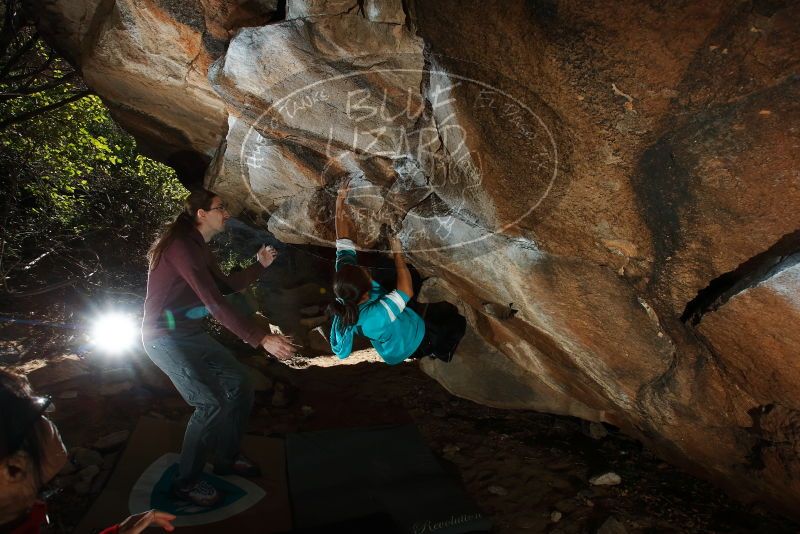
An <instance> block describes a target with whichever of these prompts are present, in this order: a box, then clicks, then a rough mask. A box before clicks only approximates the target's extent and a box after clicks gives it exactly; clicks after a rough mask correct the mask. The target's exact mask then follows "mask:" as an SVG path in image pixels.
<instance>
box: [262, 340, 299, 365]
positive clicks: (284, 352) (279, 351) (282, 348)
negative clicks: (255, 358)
mask: <svg viewBox="0 0 800 534" xmlns="http://www.w3.org/2000/svg"><path fill="white" fill-rule="evenodd" d="M261 346H262V347H264V350H266V351H267V352H269V353H270V354H272V355H273V356H275V357H276V358H278V359H279V360H288V359H290V358H292V357H294V353H295V350H294V347H295V345H294V344H293V343H292V338H290V337H289V336H282V335H280V334H268V335H266V336H264V339H262V340H261Z"/></svg>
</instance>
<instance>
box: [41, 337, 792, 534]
mask: <svg viewBox="0 0 800 534" xmlns="http://www.w3.org/2000/svg"><path fill="white" fill-rule="evenodd" d="M243 359H244V360H245V361H246V362H248V363H250V364H252V365H255V366H257V367H259V368H260V372H261V373H262V374H263V375H264V377H266V381H265V384H264V385H265V386H266V387H267V390H266V391H262V392H259V393H258V394H257V395H258V396H257V400H256V407H255V409H254V411H253V416H252V417H251V421H250V426H249V432H252V433H255V434H265V435H266V434H276V433H277V434H280V433H285V432H296V431H304V430H319V429H324V428H336V427H347V426H351V427H359V426H369V425H378V424H386V423H405V422H410V421H413V422H414V423H415V424H416V426H417V427H418V428H419V430H420V431H421V433H422V435H423V436H424V438H425V440H426V441H427V443H428V445H429V446H430V448H431V449H432V450H433V451H434V453H436V454H437V455H438V456H439V458H440V459H441V461H442V462H443V464H444V465H445V467H446V468H447V469H448V470H450V471H451V472H452V473H453V474H454V475H455V476H456V477H457V478H459V479H460V480H461V481H462V482H463V484H464V487H465V488H466V489H467V492H468V493H469V495H471V497H472V499H473V500H474V501H475V503H476V504H477V505H478V507H479V508H480V509H481V510H482V511H483V512H484V513H485V514H487V515H489V516H491V517H492V519H493V521H494V525H495V527H494V530H493V532H496V533H518V532H563V533H578V532H598V531H599V532H604V533H608V532H630V533H633V532H764V533H766V532H769V533H777V532H796V531H798V525H796V524H792V523H790V522H788V521H787V520H785V519H783V518H781V517H780V516H778V515H775V514H773V513H771V512H769V511H765V510H763V509H759V508H752V507H747V506H743V505H741V504H739V503H737V502H735V501H733V500H731V499H729V498H728V497H726V496H725V495H724V494H723V493H722V492H721V491H719V490H718V489H716V488H714V487H713V486H711V485H710V484H708V483H705V482H703V481H699V480H697V479H695V478H692V477H690V476H688V475H685V474H682V473H681V472H678V471H676V470H675V469H674V468H673V467H671V466H670V465H667V464H665V463H663V462H661V461H660V460H659V459H658V458H656V457H655V456H653V455H652V454H651V453H650V452H649V451H647V450H646V449H644V448H643V447H642V446H641V445H640V444H639V443H638V442H636V441H634V440H631V439H630V438H627V437H625V436H623V435H621V434H619V433H617V432H615V431H614V429H610V428H607V430H608V435H607V436H605V437H602V438H601V439H595V438H592V437H590V435H589V434H590V432H589V428H588V425H587V424H586V423H585V422H582V421H580V420H577V419H572V418H568V417H557V416H552V415H546V414H540V413H533V412H524V411H504V410H495V409H491V408H487V407H484V406H480V405H477V404H474V403H472V402H469V401H465V400H462V399H458V398H455V397H453V396H452V395H450V394H449V393H447V392H446V391H445V390H444V389H443V388H442V387H441V386H439V384H438V383H436V382H435V381H433V380H432V379H430V378H429V377H427V376H426V375H425V374H423V373H422V372H421V371H420V370H419V368H418V365H417V364H416V363H414V362H406V363H404V364H401V365H399V366H396V367H389V366H387V365H385V364H383V363H382V362H380V360H379V359H378V357H377V355H376V354H375V353H374V352H373V351H372V350H362V351H359V352H356V353H354V354H353V355H352V356H351V357H350V358H349V359H347V360H344V361H339V360H337V359H336V358H333V357H331V356H319V357H315V358H302V357H301V358H297V359H295V360H293V361H292V362H289V364H288V365H286V364H283V363H279V362H276V361H267V360H266V359H265V358H264V357H263V356H259V355H257V353H255V352H251V353H247V354H244V355H243ZM78 363H79V364H80V365H83V366H85V367H83V368H82V369H83V370H84V371H85V373H84V374H80V375H79V376H75V377H74V378H71V379H69V380H66V381H60V382H55V383H51V384H49V385H43V386H41V387H40V388H39V389H40V391H39V392H40V393H48V394H51V395H53V397H54V399H55V402H56V406H57V410H56V412H55V413H54V414H53V417H54V419H55V421H56V423H57V424H58V426H59V428H60V429H61V431H62V434H63V437H64V440H65V443H66V444H67V446H68V448H72V447H75V446H84V447H88V446H91V444H93V443H94V442H95V441H96V440H97V438H99V437H101V436H104V435H107V434H109V433H113V432H116V431H120V430H133V428H134V426H135V424H136V421H137V419H138V417H140V416H142V415H146V414H147V415H150V416H155V417H163V418H167V419H170V420H175V421H185V420H186V419H187V418H188V416H189V414H190V409H189V408H188V406H186V404H185V403H184V402H183V401H182V399H181V398H180V397H179V396H178V395H177V393H176V392H175V391H174V390H172V389H171V388H170V387H164V388H159V387H154V386H152V385H145V384H143V383H141V382H140V381H139V380H138V378H137V377H138V376H139V375H138V374H137V373H136V372H135V371H134V370H133V369H132V366H131V362H125V361H121V360H119V361H114V360H107V359H98V360H94V361H93V360H92V359H91V358H87V359H85V360H82V361H79V362H78ZM28 365H29V369H31V368H32V367H35V365H33V364H31V363H29V364H28ZM58 365H61V366H64V365H65V364H63V363H61V364H58ZM70 365H72V364H70ZM55 367H57V366H55ZM73 367H74V366H73ZM62 368H63V369H65V367H62ZM31 377H32V378H33V379H35V380H38V381H42V378H43V377H44V378H47V375H46V373H43V372H42V371H38V373H37V372H35V371H33V372H32V374H31ZM44 381H45V382H46V380H44ZM594 430H595V433H597V428H595V429H594ZM117 456H118V453H111V454H109V455H108V459H107V460H106V461H105V463H106V468H107V469H104V470H103V472H101V474H100V475H98V478H97V480H96V481H95V482H94V484H93V487H92V490H91V491H90V492H88V493H87V494H82V495H81V494H78V493H77V492H76V490H75V489H74V488H73V487H71V486H70V485H69V484H61V485H64V486H65V487H64V488H62V489H56V490H55V493H54V495H53V496H52V497H51V498H50V504H49V506H50V510H51V520H52V527H51V528H50V529H49V531H50V532H54V533H62V532H71V531H72V529H73V528H74V526H75V525H76V524H77V523H78V521H79V520H80V518H81V517H82V515H83V514H84V513H85V511H86V510H87V509H88V507H89V505H90V504H91V502H92V500H93V498H94V496H95V495H96V493H97V492H98V491H100V489H101V488H102V482H103V479H104V478H107V476H108V474H110V469H111V467H112V466H113V462H114V460H115V458H116V457H117ZM609 471H613V472H615V473H617V474H618V475H619V476H620V477H621V483H620V484H619V485H616V486H594V485H592V484H590V482H589V479H590V478H591V477H592V476H595V475H598V474H603V473H606V472H609ZM609 518H613V519H611V520H609ZM621 529H622V530H621Z"/></svg>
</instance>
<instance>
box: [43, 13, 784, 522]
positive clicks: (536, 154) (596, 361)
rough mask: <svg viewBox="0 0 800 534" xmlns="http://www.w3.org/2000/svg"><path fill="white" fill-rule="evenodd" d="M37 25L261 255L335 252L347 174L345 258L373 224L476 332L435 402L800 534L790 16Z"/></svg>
mask: <svg viewBox="0 0 800 534" xmlns="http://www.w3.org/2000/svg"><path fill="white" fill-rule="evenodd" d="M37 3H38V4H41V9H40V13H41V14H42V15H41V16H42V21H41V24H40V28H41V31H42V33H43V34H44V35H47V36H48V38H49V39H51V41H53V42H54V43H55V44H57V45H58V46H59V48H60V49H62V50H64V51H65V53H67V54H68V55H69V56H70V57H71V58H72V59H73V61H75V62H76V63H77V64H78V65H79V67H80V68H81V70H82V72H83V75H84V77H85V79H86V81H87V83H88V84H89V85H90V86H91V87H92V88H93V89H95V90H96V91H97V92H98V94H100V95H101V96H103V98H104V99H105V100H106V101H107V102H108V103H109V105H110V107H111V109H112V111H113V112H114V113H115V116H116V117H117V118H118V120H119V121H120V123H121V124H122V125H123V126H124V127H126V128H128V129H129V130H130V131H132V132H133V133H134V134H135V135H137V136H138V137H139V138H140V139H141V140H142V141H144V142H145V143H146V144H147V145H148V146H151V147H157V149H153V153H155V154H156V155H158V156H159V157H161V158H162V159H164V160H166V161H172V162H173V163H175V164H180V163H181V162H184V163H185V162H186V161H195V162H200V164H201V167H202V168H206V164H207V163H208V162H209V160H211V164H210V165H208V166H207V170H206V174H205V180H206V184H208V185H210V186H213V187H214V188H215V189H217V190H218V191H219V192H221V193H223V194H224V195H225V196H226V197H228V198H227V200H228V201H229V203H230V204H231V205H234V206H237V207H238V208H240V209H248V210H251V211H255V212H258V213H262V214H266V215H268V216H269V217H268V218H269V226H270V229H271V230H272V231H273V232H274V233H275V234H276V235H278V236H279V237H280V238H281V239H284V240H286V241H291V242H296V243H317V244H319V243H327V244H331V240H332V238H333V234H332V220H331V217H332V206H333V199H334V196H335V189H336V187H337V185H338V184H339V183H340V182H341V180H342V179H343V178H344V177H350V178H351V180H352V184H353V185H354V191H353V193H352V195H351V197H350V198H349V199H348V202H349V205H350V206H351V209H352V210H353V213H354V216H356V217H357V219H358V224H359V236H358V241H359V244H361V245H362V246H365V247H369V248H381V247H382V246H385V242H384V241H383V238H382V237H381V227H382V225H384V224H388V225H389V226H390V227H391V228H393V229H394V230H395V231H397V232H398V234H399V235H400V236H401V238H402V239H403V242H404V245H405V246H406V248H407V250H408V252H409V256H410V258H411V259H412V260H413V262H414V264H415V265H416V266H417V268H418V269H419V270H420V271H421V272H422V273H423V274H425V275H426V276H429V277H431V279H430V281H429V282H428V285H427V289H426V291H424V292H423V293H424V294H425V293H426V292H427V294H428V295H427V297H426V298H428V299H429V300H448V301H450V302H452V303H454V304H455V305H456V306H457V307H458V308H459V310H460V311H461V313H462V314H463V315H464V316H465V317H467V319H468V322H469V325H470V328H469V332H468V334H467V337H466V338H465V342H464V343H463V344H462V346H461V348H460V350H459V353H458V354H457V355H456V358H455V359H454V361H453V362H451V363H450V364H447V366H444V365H443V364H435V363H426V364H425V368H426V371H427V372H428V373H429V374H431V375H432V376H433V377H435V378H436V379H437V380H439V381H440V382H441V383H442V384H443V385H444V386H445V387H447V388H448V389H449V390H450V391H451V392H453V393H454V394H456V395H460V396H464V397H467V398H470V399H473V400H476V401H478V402H483V403H486V404H490V405H495V406H501V407H506V408H528V409H537V410H543V411H551V412H554V413H562V414H570V415H575V416H578V417H583V418H586V419H590V420H598V421H607V422H610V423H613V424H615V425H618V426H620V427H621V428H622V429H623V430H625V431H626V432H628V433H630V434H632V435H634V436H637V437H638V438H640V439H642V440H643V441H644V442H646V443H647V444H648V446H650V447H652V448H653V449H654V450H655V451H657V452H658V453H660V454H661V455H662V456H663V457H665V458H667V459H669V460H670V461H673V462H675V463H679V464H681V465H683V466H684V467H686V468H689V469H692V470H694V471H695V472H696V473H698V474H700V475H703V476H706V477H708V478H710V479H713V480H715V481H717V482H718V483H719V484H721V485H723V486H725V487H726V488H728V489H729V490H730V491H731V492H732V493H734V494H736V495H737V496H739V497H741V498H743V499H747V500H755V499H761V500H765V501H767V502H769V503H771V504H773V505H775V506H777V507H778V508H780V509H781V510H783V511H784V512H786V513H789V514H792V515H795V516H796V515H797V512H796V510H797V509H798V506H797V505H798V503H799V502H800V486H798V483H797V480H799V479H800V476H798V475H799V474H800V460H799V459H798V458H800V456H799V455H798V446H799V444H800V435H799V434H798V428H800V426H798V425H800V418H798V415H797V414H798V412H797V410H798V409H800V390H799V389H798V388H797V386H796V384H797V383H798V380H800V368H798V365H797V360H798V350H800V349H798V347H800V339H798V338H797V332H798V331H800V330H798V328H797V326H796V325H797V324H798V319H800V300H799V299H798V296H797V295H798V294H800V277H798V275H797V272H798V271H797V266H796V264H797V261H796V256H797V254H798V253H800V239H798V237H797V232H798V229H799V228H800V217H798V210H797V206H798V205H800V171H798V169H800V150H798V147H800V126H798V125H800V76H799V75H798V68H799V67H800V54H798V50H800V46H799V45H800V24H797V21H798V20H800V4H798V3H797V2H768V1H761V0H758V1H754V2H751V3H745V4H741V3H740V4H731V3H730V2H724V1H722V0H720V1H709V2H701V3H697V2H688V3H667V4H665V3H663V2H649V1H644V0H642V1H640V2H637V3H633V4H631V3H630V2H627V3H626V2H603V3H593V2H589V3H587V2H566V1H559V0H539V1H536V2H523V1H502V2H500V1H497V2H491V1H490V2H485V1H484V2H473V1H467V2H465V1H463V0H437V1H436V2H421V1H410V2H400V1H399V0H385V1H380V0H365V1H356V0H352V1H347V0H342V1H339V0H337V1H335V2H318V1H315V0H289V1H288V2H287V5H286V9H285V13H283V12H280V9H279V8H278V6H277V4H270V2H266V1H264V2H259V1H253V2H244V3H242V2H227V1H224V0H216V1H214V2H199V1H198V2H181V3H175V2H169V0H159V1H155V0H151V1H149V2H136V3H132V2H128V1H122V0H117V1H116V2H106V1H99V2H93V1H91V0H84V1H81V2H63V1H60V0H37ZM509 304H513V309H514V310H516V313H513V314H507V315H504V314H503V313H502V310H503V309H505V308H504V307H508V305H509ZM498 310H499V311H498Z"/></svg>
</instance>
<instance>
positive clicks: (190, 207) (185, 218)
mask: <svg viewBox="0 0 800 534" xmlns="http://www.w3.org/2000/svg"><path fill="white" fill-rule="evenodd" d="M217 196H218V195H217V194H216V193H214V192H213V191H209V190H208V189H197V190H195V191H192V192H191V193H189V196H188V197H186V200H184V201H183V211H181V212H180V214H179V215H178V217H176V218H175V220H174V221H172V222H171V223H169V224H168V225H167V226H166V227H165V228H164V230H162V231H161V233H160V234H159V236H158V237H157V238H156V240H155V241H153V244H152V245H150V250H148V251H147V262H148V263H149V265H150V270H151V271H152V270H153V269H155V268H156V266H157V265H158V262H159V261H160V260H161V254H162V253H163V252H164V249H166V248H167V247H168V246H169V244H170V243H172V241H173V240H174V239H175V237H176V236H178V235H185V234H187V233H189V231H190V230H191V229H192V228H194V227H195V224H196V223H197V220H196V219H197V210H200V209H203V210H208V209H211V203H212V202H213V201H214V197H217Z"/></svg>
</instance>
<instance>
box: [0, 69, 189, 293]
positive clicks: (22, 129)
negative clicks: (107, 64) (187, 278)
mask: <svg viewBox="0 0 800 534" xmlns="http://www.w3.org/2000/svg"><path fill="white" fill-rule="evenodd" d="M70 85H71V84H65V86H64V87H60V88H57V89H56V90H55V91H44V92H40V93H35V94H32V95H27V96H22V97H17V98H14V99H11V100H7V101H5V102H2V103H0V118H6V117H13V116H19V115H20V114H21V113H26V112H28V111H29V110H33V109H40V108H42V107H43V106H47V105H49V104H51V103H53V102H58V101H59V99H62V98H63V96H64V94H66V93H73V92H74V90H75V88H74V87H70ZM6 89H7V88H6V87H4V86H3V85H2V84H0V90H6ZM0 172H2V173H3V175H4V179H3V184H2V186H1V187H2V188H1V189H0V191H2V196H3V198H4V201H3V204H4V206H3V213H2V214H0V217H2V219H0V222H2V225H0V231H1V234H0V239H2V250H1V251H0V275H2V276H3V284H4V285H5V286H6V287H5V289H6V291H13V290H15V289H23V290H30V289H31V288H34V287H36V286H41V285H43V284H47V283H52V279H53V278H63V277H64V276H87V275H88V274H90V273H91V272H93V271H95V272H96V271H98V270H100V271H102V270H103V269H104V268H105V266H107V265H110V264H113V263H115V262H116V263H119V262H123V263H125V262H126V261H127V265H128V266H129V265H130V262H131V261H134V262H135V263H136V264H138V265H144V263H143V260H142V256H143V254H144V252H145V251H146V249H147V246H148V244H149V243H150V242H151V241H152V239H153V236H154V234H155V233H156V231H157V229H158V228H159V227H160V226H161V225H162V224H163V223H164V221H165V220H166V219H168V218H170V217H172V216H174V214H175V213H176V212H177V211H178V209H179V208H178V207H179V205H180V198H182V197H183V196H184V195H185V194H186V191H185V190H184V189H183V187H182V186H181V185H180V183H179V182H178V181H177V179H176V178H175V175H174V172H173V171H172V169H170V168H169V167H167V166H165V165H162V164H160V163H158V162H155V161H153V160H150V159H148V158H146V157H144V156H142V155H140V154H139V153H138V151H137V147H136V143H135V141H134V140H133V138H132V137H130V136H129V135H128V134H126V133H125V132H124V131H122V130H121V129H120V128H119V127H118V126H117V125H116V124H115V123H114V121H113V120H112V119H111V117H110V116H109V113H108V110H107V109H106V107H105V106H104V105H103V103H102V101H101V100H100V99H99V98H98V97H96V96H93V95H89V96H85V97H83V98H81V99H79V100H76V101H73V102H70V103H67V104H65V105H63V106H61V107H59V108H57V109H55V110H52V111H48V112H46V113H43V114H38V115H34V116H32V117H31V118H29V119H27V120H25V121H23V122H19V123H16V124H13V125H11V126H9V127H7V128H6V129H5V130H2V131H0ZM62 254H67V255H66V256H63V255H62ZM43 255H44V256H43ZM52 255H58V256H59V257H60V258H65V259H66V260H67V261H66V264H64V265H60V266H58V267H54V266H52V265H51V266H49V267H48V270H47V271H43V270H42V269H40V270H39V274H36V271H35V270H34V269H33V267H35V266H37V264H38V262H37V261H35V260H37V258H40V257H42V258H43V257H47V256H52ZM31 262H34V263H31ZM45 265H46V262H43V263H42V268H44V266H45ZM42 272H45V274H44V275H43V274H42Z"/></svg>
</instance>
